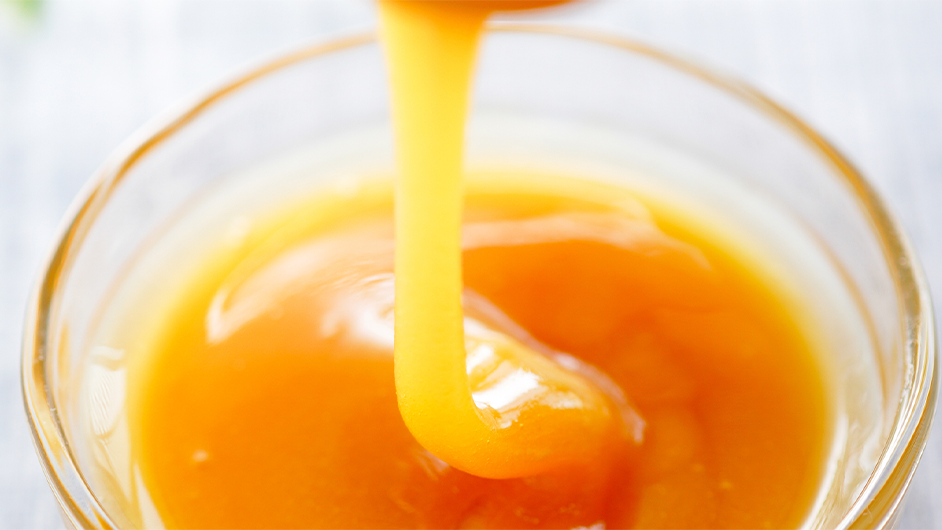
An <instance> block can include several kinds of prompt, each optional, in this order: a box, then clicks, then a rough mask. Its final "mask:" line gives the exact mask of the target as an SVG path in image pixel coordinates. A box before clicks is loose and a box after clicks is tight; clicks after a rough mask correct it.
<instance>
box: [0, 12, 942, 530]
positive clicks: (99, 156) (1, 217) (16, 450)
mask: <svg viewBox="0 0 942 530" xmlns="http://www.w3.org/2000/svg"><path fill="white" fill-rule="evenodd" d="M23 3H24V2H23V0H0V529H5V528H54V527H61V526H62V523H61V522H60V520H59V515H58V513H57V509H56V506H55V500H54V499H53V496H52V494H51V493H50V492H49V490H48V487H47V485H46V483H45V480H44V479H43V476H42V473H41V471H40V467H39V463H38V460H37V458H36V456H35V454H34V451H33V448H32V445H31V443H30V439H29V433H28V429H27V426H26V420H25V417H24V413H23V411H22V409H23V406H22V403H21V398H20V389H19V388H20V383H19V345H20V338H21V333H22V331H21V329H22V323H23V313H24V310H25V304H26V298H27V293H28V290H29V288H30V286H31V284H32V282H33V281H34V279H35V277H36V275H37V274H38V271H39V267H40V263H41V260H42V259H43V258H44V256H45V253H46V252H47V251H48V249H49V248H50V246H51V244H52V240H53V237H54V235H55V229H56V227H57V225H58V223H59V222H60V218H61V217H62V215H63V214H64V212H65V209H66V207H67V206H68V204H69V203H70V202H71V201H72V199H73V197H74V196H75V194H76V193H77V192H78V189H79V187H80V186H81V185H82V183H83V182H84V181H85V180H86V179H87V178H88V177H89V176H90V175H91V173H92V172H93V171H94V169H95V168H96V166H97V165H98V164H100V163H101V162H102V161H103V160H104V158H105V157H106V156H107V155H108V154H109V152H110V151H111V150H112V149H114V148H115V146H117V145H118V143H119V142H121V141H122V140H123V139H124V138H125V137H127V136H128V135H129V134H130V133H131V132H132V131H134V130H135V129H136V128H137V127H139V126H140V125H141V124H143V123H144V122H145V121H146V120H147V119H148V118H150V117H152V116H154V115H155V114H157V113H158V112H160V111H161V110H163V109H164V108H165V107H167V106H168V105H170V104H171V103H173V102H174V101H175V100H178V99H180V98H181V97H182V96H185V95H188V94H192V93H193V92H195V91H198V90H199V89H200V88H204V87H206V86H207V85H209V84H211V83H213V82H215V81H218V80H219V78H220V77H221V76H223V75H225V74H227V73H229V72H231V71H232V70H233V69H235V68H237V67H238V66H240V65H243V64H245V63H246V62H247V61H249V60H257V59H259V58H260V57H265V56H270V55H272V54H273V53H275V52H277V51H278V50H282V49H285V48H286V47H289V46H293V45H296V44H300V43H303V42H307V41H310V40H312V39H316V38H319V37H325V36H328V35H331V34H335V33H337V32H344V31H348V30H351V29H356V28H360V29H366V28H370V27H372V26H373V24H374V20H375V19H374V14H373V6H372V4H371V3H370V2H368V1H361V0H336V1H327V0H313V1H300V0H295V1H261V0H253V1H246V0H216V1H206V0H189V1H176V0H154V1H131V0H111V1H103V0H94V1H93V0H60V1H48V0H47V1H46V2H44V3H41V4H39V5H38V6H35V5H34V6H32V7H31V6H30V5H26V6H25V8H24V7H23V6H22V4H23ZM26 3H28V2H26ZM544 18H548V19H551V20H553V21H555V22H561V23H566V24H571V25H579V26H585V27H593V28H599V29H603V30H606V31H609V32H612V33H616V34H621V35H625V36H630V37H635V38H640V39H643V40H646V41H648V42H650V43H652V44H655V45H657V46H659V47H661V48H664V49H667V50H669V51H672V52H674V53H677V54H680V55H683V56H687V57H690V58H693V59H697V60H700V61H702V62H705V63H706V64H708V65H713V66H715V67H718V68H720V69H722V70H725V71H727V72H730V73H733V74H735V75H737V76H739V77H741V78H744V79H746V80H747V81H749V82H751V83H752V84H754V85H755V86H757V87H759V88H760V89H761V90H763V91H765V92H766V93H767V94H768V95H770V96H772V97H773V98H774V99H776V100H778V101H779V102H780V103H783V104H784V105H785V106H786V107H788V108H790V109H791V110H793V111H795V112H796V113H797V114H798V115H799V116H801V117H803V118H805V119H806V120H807V121H808V122H809V123H810V124H811V125H813V126H814V127H816V128H817V129H818V130H820V131H821V132H823V133H824V134H825V136H826V137H828V138H829V139H830V140H832V141H833V142H834V143H835V144H836V145H837V146H838V147H839V148H840V149H841V150H843V151H844V152H845V154H847V155H848V156H849V157H850V158H851V159H852V160H853V161H854V162H856V164H857V165H858V167H860V168H861V169H862V170H863V172H864V173H865V174H866V175H867V176H868V177H869V178H870V179H871V181H872V182H873V183H874V184H875V185H876V187H877V188H878V190H879V191H880V192H882V193H883V195H884V197H885V198H886V199H887V201H888V203H889V205H890V207H891V208H892V209H893V210H894V211H895V212H896V214H897V215H898V216H899V218H900V219H901V220H902V223H903V225H905V227H906V229H907V230H908V231H909V234H910V236H911V237H912V239H913V240H914V242H915V245H916V248H917V251H918V253H919V255H920V257H921V259H922V263H923V265H924V267H925V269H926V272H927V273H928V276H929V281H930V283H931V284H932V286H933V292H934V294H935V299H936V300H942V293H940V291H939V289H940V288H942V244H940V237H939V233H940V227H942V207H939V205H938V203H939V202H940V201H942V1H916V0H881V1H869V0H843V1H837V0H817V1H812V0H805V1H802V0H775V1H763V0H724V1H712V0H687V1H675V0H612V1H608V2H605V1H595V2H587V3H585V4H584V5H579V6H574V7H571V8H568V9H566V10H565V11H563V12H560V13H556V14H552V15H545V16H544ZM940 431H942V425H936V426H935V428H934V432H933V434H932V436H931V437H930V440H929V446H928V448H927V449H926V453H925V456H924V458H923V462H922V464H921V467H920V468H919V470H918V471H917V473H916V476H915V478H914V480H913V483H912V487H911V492H910V494H909V498H908V502H907V505H906V508H905V511H904V513H903V516H902V520H901V523H900V526H901V527H902V528H942V435H940Z"/></svg>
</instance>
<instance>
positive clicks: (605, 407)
mask: <svg viewBox="0 0 942 530" xmlns="http://www.w3.org/2000/svg"><path fill="white" fill-rule="evenodd" d="M558 3H561V2H559V1H542V0H541V1H522V2H521V1H517V2H506V1H482V0H478V1H473V0H472V1H461V2H454V1H452V2H445V1H415V0H381V1H380V2H379V5H380V13H381V24H382V39H383V44H384V46H385V49H386V54H387V59H388V64H389V68H390V78H391V90H392V102H393V105H392V113H393V122H394V127H395V137H396V149H397V156H398V164H399V176H398V181H397V185H396V196H395V201H396V213H395V223H396V250H395V271H396V301H395V380H396V394H397V399H398V404H399V410H400V412H401V414H402V418H403V420H404V421H405V423H406V425H407V426H408V428H409V431H410V432H411V433H412V435H413V436H414V437H415V438H416V440H417V441H418V442H419V443H420V444H422V446H424V447H425V448H426V449H428V450H429V451H430V452H431V453H433V454H434V455H436V456H437V457H438V458H440V459H442V460H444V461H445V462H447V463H448V464H450V465H452V466H453V467H455V468H458V469H461V470H463V471H466V472H468V473H471V474H474V475H478V476H482V477H487V478H512V477H523V476H530V475H536V474H540V473H543V472H547V471H551V470H553V469H557V468H561V467H565V466H569V465H579V464H580V463H584V462H588V461H589V460H590V459H591V458H592V457H593V456H594V457H596V458H597V457H598V455H599V452H600V451H604V450H605V448H606V447H607V446H608V445H609V444H610V443H612V441H613V440H615V439H616V437H617V436H620V433H624V432H628V431H632V430H633V432H635V433H636V440H635V441H639V440H637V433H639V432H640V431H639V425H643V424H642V423H641V420H640V418H639V417H638V416H637V415H633V411H631V413H629V414H627V415H626V414H625V411H624V410H620V408H619V405H618V404H616V403H614V402H613V401H612V399H610V397H609V396H607V395H606V393H605V392H603V391H602V390H601V389H600V388H599V387H598V385H597V384H594V383H593V382H591V381H590V380H589V379H587V378H586V377H584V376H583V375H580V374H577V373H574V372H572V371H570V370H567V369H566V368H563V367H562V366H560V365H559V364H557V363H556V362H554V361H553V360H550V359H549V358H547V357H545V356H544V355H542V354H540V353H537V352H535V351H533V350H532V349H531V348H529V347H527V346H525V345H523V344H522V343H521V342H519V341H517V340H514V339H513V338H511V337H509V336H507V335H505V334H501V333H498V332H484V333H481V332H473V333H472V332H471V331H469V332H468V333H467V336H466V330H465V329H464V325H463V312H462V303H461V298H462V270H461V235H460V232H461V216H462V163H463V156H462V154H463V145H464V130H465V118H466V114H467V108H468V103H469V92H470V84H471V79H472V72H473V66H474V62H475V55H476V50H477V46H478V41H479V38H480V35H481V33H482V30H483V26H484V22H485V21H486V19H487V17H488V16H489V15H490V14H491V13H492V12H494V11H504V10H512V9H521V8H533V7H545V6H547V5H551V4H558ZM487 391H490V392H492V393H493V392H501V393H504V394H507V395H508V396H509V397H506V396H505V398H506V399H503V400H502V402H505V403H507V406H504V407H500V408H496V409H495V408H493V407H490V406H487V405H485V404H482V403H478V402H476V400H475V396H476V395H480V393H483V392H487ZM625 417H628V418H630V419H631V421H633V422H634V425H630V426H626V425H625V421H624V418H625ZM626 427H627V429H626Z"/></svg>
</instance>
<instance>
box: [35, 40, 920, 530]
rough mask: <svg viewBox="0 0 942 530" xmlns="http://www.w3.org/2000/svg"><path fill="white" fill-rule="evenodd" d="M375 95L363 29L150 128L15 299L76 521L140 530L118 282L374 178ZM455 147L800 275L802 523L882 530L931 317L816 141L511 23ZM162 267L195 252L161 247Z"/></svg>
mask: <svg viewBox="0 0 942 530" xmlns="http://www.w3.org/2000/svg"><path fill="white" fill-rule="evenodd" d="M387 97H388V96H387V89H386V82H385V71H384V67H383V64H382V56H381V53H380V51H379V49H378V46H377V44H376V42H375V40H374V38H373V37H372V36H371V35H363V36H356V37H352V38H347V39H343V40H339V41H335V42H331V43H328V44H322V45H316V46H311V47H308V48H304V49H301V50H298V51H296V52H294V53H290V54H288V55H285V56H283V57H280V58H278V59H276V60H274V61H271V62H268V63H265V64H263V65H261V66H259V67H257V68H255V69H253V70H251V71H249V72H248V73H246V74H245V75H242V76H240V77H237V78H236V79H234V80H233V81H231V82H229V83H227V84H225V85H223V86H222V87H221V88H218V89H217V90H214V91H211V92H209V93H208V94H206V95H204V96H203V97H201V98H199V99H197V100H195V101H192V102H189V103H187V104H185V105H182V106H181V107H179V108H178V109H175V110H173V111H171V112H169V113H168V114H167V115H166V116H165V117H164V118H162V119H160V120H158V121H156V122H155V123H153V124H151V125H150V126H148V127H146V128H145V129H144V130H142V131H141V132H139V133H138V134H137V135H135V136H134V137H133V138H131V139H130V140H129V141H128V142H127V143H125V144H124V145H123V146H122V147H121V148H120V149H119V150H118V152H117V153H115V155H114V156H112V157H111V158H110V159H109V161H108V162H107V163H106V164H105V165H104V167H103V168H102V169H101V170H100V171H99V172H98V173H97V174H96V175H95V177H94V178H93V179H92V180H91V182H90V183H89V184H88V186H87V188H86V189H85V192H84V193H83V194H82V196H81V197H80V198H79V200H78V201H77V202H76V203H75V205H74V206H73V209H72V212H71V213H70V215H69V217H68V219H67V223H66V224H65V227H64V230H63V232H62V235H61V237H60V239H59V242H58V244H57V245H56V247H55V250H54V252H53V254H52V256H51V258H50V260H49V262H48V266H47V269H46V271H45V275H44V276H43V278H42V281H41V283H40V284H39V285H38V287H37V288H36V290H35V292H34V294H33V297H32V300H31V304H30V307H29V315H28V323H27V327H26V330H25V341H24V351H23V373H22V377H23V393H24V400H25V404H26V410H27V413H28V417H29V421H30V425H31V427H32V433H33V437H34V441H35V444H36V448H37V451H38V453H39V456H40V459H41V461H42V464H43V468H44V470H45V472H46V475H47V477H48V479H49V483H50V485H51V487H52V489H53V491H54V492H55V495H56V497H57V499H58V501H59V503H60V506H61V507H62V511H63V513H64V515H65V518H66V520H67V521H68V522H69V523H71V524H72V525H73V526H74V527H76V528H124V527H140V526H147V527H152V526H159V525H160V521H159V518H158V517H157V515H156V513H155V512H154V510H153V507H152V506H150V505H149V503H148V500H147V495H146V491H145V490H144V487H143V485H142V484H141V482H140V478H139V476H138V475H137V473H136V470H135V466H134V462H133V460H132V458H131V455H130V449H129V443H128V432H127V422H126V411H125V410H124V393H125V379H124V373H125V372H124V367H125V365H126V363H127V362H129V359H128V356H130V355H133V351H134V349H133V347H131V346H128V347H124V346H125V345H127V344H131V343H133V337H131V338H129V337H127V336H126V335H127V333H125V334H124V335H125V336H122V332H121V330H120V329H115V327H116V326H115V325H114V322H115V321H116V319H118V320H120V319H119V318H118V317H116V316H115V315H114V313H115V312H116V311H118V310H119V309H116V308H120V307H122V306H121V304H120V303H118V302H119V301H120V300H122V299H127V298H128V297H133V295H134V292H135V287H134V282H133V281H132V279H134V278H137V280H134V281H138V282H140V281H145V280H141V279H140V278H144V277H147V278H150V279H149V280H146V281H149V282H150V283H151V284H154V283H155V282H157V283H159V282H160V281H162V276H161V275H160V266H159V265H158V266H156V267H154V266H153V263H154V262H153V260H150V263H151V265H150V266H148V265H146V263H148V259H149V258H148V256H151V257H152V256H153V255H154V254H155V253H159V252H164V253H165V254H166V253H167V252H168V251H167V248H163V250H160V249H161V248H162V247H161V244H162V243H161V242H162V241H163V240H164V239H166V238H167V234H169V233H172V232H174V230H180V229H181V228H180V227H185V228H186V229H191V228H192V229H194V230H195V229H196V227H197V226H199V227H200V228H199V229H201V230H203V229H205V230H209V231H210V232H211V231H212V230H219V231H220V232H219V235H220V237H222V236H223V235H224V231H225V230H226V229H231V228H232V226H233V225H232V221H233V218H232V214H231V212H230V213H228V214H220V215H221V217H219V218H215V217H213V215H215V214H205V215H203V214H201V216H197V215H194V214H192V212H194V211H199V210H200V208H199V205H200V204H202V203H205V202H207V201H208V200H209V198H212V197H215V196H218V195H220V194H222V193H230V191H231V190H233V189H235V190H241V191H238V192H237V193H236V192H233V193H232V194H231V195H232V197H231V199H227V200H229V202H230V203H231V205H234V208H236V210H238V211H240V212H243V213H245V212H252V211H262V210H264V209H265V208H266V207H268V208H270V207H272V206H273V205H277V204H278V201H283V200H285V197H290V196H292V195H293V194H296V193H302V192H305V191H309V190H314V189H316V188H317V187H318V186H322V185H325V183H328V182H331V181H333V179H338V178H342V175H344V174H351V173H358V172H374V173H375V172H376V171H386V172H391V171H392V148H391V138H390V134H391V133H390V128H389V112H388V104H387ZM468 141H469V155H468V159H469V164H470V165H472V166H473V165H475V164H479V163H481V164H487V163H490V162H494V161H498V162H499V163H500V164H503V165H506V164H515V163H529V162H527V161H533V160H537V161H539V163H540V164H544V165H547V166H551V167H554V168H559V167H565V166H567V165H572V167H575V168H578V169H577V171H578V172H579V174H585V173H592V174H595V175H599V176H600V178H612V179H616V180H624V181H625V182H626V184H628V185H632V186H638V187H641V188H645V189H647V190H648V191H650V192H651V193H653V194H655V195H656V194H657V193H659V190H660V191H665V192H666V193H667V194H668V195H669V196H671V197H675V198H679V200H688V199H689V204H690V205H691V206H690V207H692V208H703V209H705V210H709V211H711V212H713V213H714V214H716V215H718V216H719V218H722V221H723V222H725V223H727V225H728V227H729V229H730V230H732V231H739V232H742V233H743V234H744V236H745V237H748V238H751V241H753V242H754V244H755V245H756V246H757V250H758V251H759V252H761V253H763V254H766V255H769V256H773V257H776V260H777V262H778V263H780V264H781V267H783V268H784V269H790V270H792V273H794V274H797V275H798V276H802V275H806V276H807V281H808V282H809V283H808V285H806V286H805V287H804V288H803V289H799V291H801V292H796V293H795V296H796V298H798V299H802V298H803V300H804V302H805V305H806V306H807V307H809V308H810V309H809V312H808V315H806V316H807V318H809V319H810V320H813V321H814V322H816V325H817V326H818V328H820V329H822V330H823V331H822V332H821V340H823V341H825V343H826V344H827V345H828V352H829V356H828V358H827V359H825V360H824V361H823V362H824V364H825V365H826V367H827V369H828V370H829V373H830V374H831V376H832V379H833V380H834V383H833V387H834V388H833V389H832V390H833V395H834V403H835V405H834V409H835V412H834V414H833V416H834V425H833V426H832V437H833V443H832V445H831V452H830V455H829V459H828V461H827V463H826V464H825V468H826V469H825V473H824V476H825V482H824V486H823V487H822V491H821V493H820V495H819V496H818V498H817V501H816V503H815V506H814V509H813V511H812V512H813V513H811V514H810V515H809V518H808V520H807V521H806V524H805V526H806V527H809V528H852V527H854V528H858V527H859V528H883V527H889V526H892V524H893V522H894V520H895V517H896V515H897V514H898V511H899V507H900V503H901V501H902V499H903V496H904V494H905V491H906V488H907V485H908V484H909V481H910V478H911V477H912V474H913V472H914V470H915V467H916V465H917V463H918V461H919V457H920V455H921V453H922V450H923V448H924V447H925V443H926V436H927V431H928V428H929V424H930V422H931V419H932V416H933V411H934V408H935V402H936V395H937V387H938V375H937V371H936V368H935V360H936V344H935V335H934V324H933V317H932V310H931V304H930V301H929V293H928V290H927V287H926V283H925V279H924V277H923V275H922V273H921V271H920V269H919V266H918V264H917V261H916V258H915V256H914V255H913V253H912V250H911V248H910V245H909V243H908V241H907V240H906V238H905V236H904V235H903V234H902V233H901V231H900V229H899V226H898V224H897V223H896V222H895V221H894V219H893V218H892V217H891V216H890V214H889V213H888V212H887V210H886V208H885V207H884V206H883V204H882V202H881V201H880V199H879V198H878V197H877V195H876V194H875V193H874V191H873V189H872V188H871V187H870V185H869V184H867V182H866V181H865V180H864V179H863V178H862V177H861V176H860V175H859V173H858V172H857V171H856V170H855V169H854V168H853V166H852V165H851V164H850V163H849V162H847V161H846V160H845V159H844V158H843V157H842V156H841V155H840V154H839V153H837V151H836V150H835V149H834V148H833V147H831V146H830V145H829V144H828V143H827V142H825V141H824V140H823V139H822V138H821V137H820V136H819V135H818V134H817V133H815V132H814V131H813V130H812V129H811V128H810V127H808V126H807V125H805V124H804V123H803V122H801V121H800V120H799V119H797V118H796V117H794V116H792V115H791V114H789V113H788V112H787V111H785V110H783V109H782V108H781V107H779V106H778V105H776V104H775V103H774V102H772V101H770V100H768V99H767V98H766V97H764V96H762V95H761V94H759V93H757V92H756V91H755V90H753V89H751V88H750V87H748V86H746V85H744V84H743V83H741V82H739V81H736V80H733V79H730V78H727V77H724V76H722V75H719V74H716V73H714V72H711V71H708V70H706V69H703V68H701V67H699V66H696V65H693V64H690V63H688V62H684V61H681V60H678V59H676V58H673V57H671V56H669V55H666V54H664V53H661V52H659V51H656V50H652V49H650V48H648V47H646V46H644V45H642V44H639V43H635V42H630V41H625V40H621V39H615V38H608V37H601V36H598V35H594V34H586V33H583V32H579V31H573V30H560V29H551V28H536V27H522V26H500V27H496V28H492V31H491V32H490V33H489V35H488V38H487V41H486V43H485V46H484V52H483V56H482V58H481V60H480V71H479V75H478V78H477V80H476V95H475V102H474V108H473V110H472V117H471V123H470V125H469V140H468ZM299 153H300V154H299ZM278 160H280V161H282V163H280V165H279V166H278V167H280V168H281V169H279V170H278V171H274V172H271V171H269V170H265V169H264V168H271V167H274V166H272V165H271V164H272V161H278ZM285 161H287V162H285ZM266 173H271V174H266ZM227 190H229V191H227ZM204 213H205V212H204ZM227 216H228V217H227ZM201 223H202V224H201ZM227 227H228V228H227ZM197 254H198V253H197ZM193 255H194V256H195V255H196V254H193ZM163 259H165V260H166V259H170V260H172V262H173V263H174V266H186V263H187V260H188V259H195V258H193V257H192V256H188V255H187V254H186V249H185V248H180V247H177V248H175V249H174V250H172V252H170V254H167V255H165V256H164V258H163ZM142 264H144V265H142ZM148 267H150V268H148ZM145 269H146V270H145ZM142 270H144V272H142ZM795 271H797V272H795ZM822 271H823V272H822ZM145 273H146V274H145ZM148 275H149V276H148ZM146 281H145V283H146ZM816 282H817V283H816ZM816 297H820V299H817V298H816ZM848 315H850V316H848ZM122 341H124V343H122Z"/></svg>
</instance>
